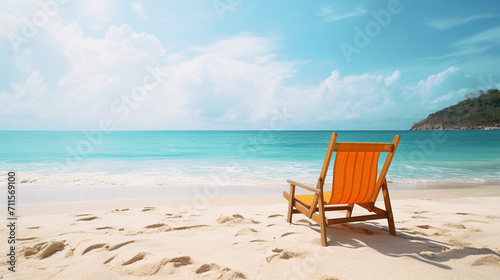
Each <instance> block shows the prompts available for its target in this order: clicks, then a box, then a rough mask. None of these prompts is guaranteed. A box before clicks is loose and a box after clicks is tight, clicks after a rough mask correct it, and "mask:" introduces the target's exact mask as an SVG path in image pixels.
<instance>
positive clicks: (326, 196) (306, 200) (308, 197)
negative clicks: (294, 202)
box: [295, 192, 332, 207]
mask: <svg viewBox="0 0 500 280" xmlns="http://www.w3.org/2000/svg"><path fill="white" fill-rule="evenodd" d="M331 197H332V192H324V193H323V201H324V202H325V203H328V202H329V201H330V199H331ZM295 198H296V199H298V200H300V202H301V203H302V204H304V205H305V206H307V207H309V206H311V204H312V203H313V199H314V194H298V195H296V196H295Z"/></svg>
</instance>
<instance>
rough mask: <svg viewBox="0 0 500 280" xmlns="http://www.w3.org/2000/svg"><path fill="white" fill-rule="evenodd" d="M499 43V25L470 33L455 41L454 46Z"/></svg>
mask: <svg viewBox="0 0 500 280" xmlns="http://www.w3.org/2000/svg"><path fill="white" fill-rule="evenodd" d="M492 43H493V44H495V45H500V26H497V27H493V28H490V29H488V30H486V31H483V32H480V33H478V34H475V35H472V36H470V37H467V38H465V39H462V40H460V41H458V42H457V43H455V46H460V47H470V46H471V45H484V44H488V45H491V44H492Z"/></svg>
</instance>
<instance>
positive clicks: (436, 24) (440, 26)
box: [424, 14, 497, 30]
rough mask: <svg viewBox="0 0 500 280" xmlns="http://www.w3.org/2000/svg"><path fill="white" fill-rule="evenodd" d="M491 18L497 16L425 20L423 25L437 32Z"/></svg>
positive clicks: (482, 15) (485, 15)
mask: <svg viewBox="0 0 500 280" xmlns="http://www.w3.org/2000/svg"><path fill="white" fill-rule="evenodd" d="M493 17H497V15H492V14H481V15H472V16H462V17H455V18H450V19H426V20H425V21H424V23H425V24H426V25H427V26H429V27H432V28H434V29H437V30H446V29H449V28H452V27H455V26H458V25H462V24H466V23H468V22H471V21H473V20H478V19H486V18H493Z"/></svg>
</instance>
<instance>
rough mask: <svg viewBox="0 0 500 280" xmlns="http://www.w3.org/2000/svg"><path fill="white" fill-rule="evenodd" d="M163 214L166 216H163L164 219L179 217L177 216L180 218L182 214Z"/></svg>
mask: <svg viewBox="0 0 500 280" xmlns="http://www.w3.org/2000/svg"><path fill="white" fill-rule="evenodd" d="M165 216H167V218H165V219H179V218H182V215H174V214H165Z"/></svg>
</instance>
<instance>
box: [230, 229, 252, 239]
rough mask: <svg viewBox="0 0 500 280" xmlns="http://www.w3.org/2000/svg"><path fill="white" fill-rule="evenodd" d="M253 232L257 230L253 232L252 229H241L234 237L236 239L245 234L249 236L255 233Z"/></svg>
mask: <svg viewBox="0 0 500 280" xmlns="http://www.w3.org/2000/svg"><path fill="white" fill-rule="evenodd" d="M255 232H257V230H255V229H253V228H242V229H240V230H238V232H237V233H236V234H235V235H234V236H235V237H236V236H238V235H247V234H251V233H255Z"/></svg>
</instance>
